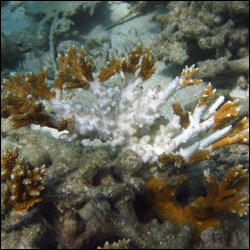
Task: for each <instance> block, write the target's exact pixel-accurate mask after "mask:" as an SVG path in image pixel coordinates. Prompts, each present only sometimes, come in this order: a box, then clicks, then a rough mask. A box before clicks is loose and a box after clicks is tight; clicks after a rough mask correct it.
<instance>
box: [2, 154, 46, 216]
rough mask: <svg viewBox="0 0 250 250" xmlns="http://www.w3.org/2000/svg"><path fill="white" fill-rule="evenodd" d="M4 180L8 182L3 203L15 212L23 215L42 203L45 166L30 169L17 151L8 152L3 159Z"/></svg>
mask: <svg viewBox="0 0 250 250" xmlns="http://www.w3.org/2000/svg"><path fill="white" fill-rule="evenodd" d="M1 165H2V179H3V180H4V181H5V182H6V185H7V187H6V192H5V194H4V200H3V203H4V205H5V207H6V208H9V209H11V210H12V211H13V212H19V213H23V212H26V211H27V210H28V209H29V208H30V207H32V206H33V205H35V204H36V203H38V202H40V201H42V196H41V191H42V190H43V189H44V186H43V184H42V178H43V176H44V174H45V165H43V166H41V167H40V168H34V169H28V166H27V164H26V162H25V161H24V160H22V159H18V152H17V150H14V151H11V152H6V153H5V154H3V156H2V159H1Z"/></svg>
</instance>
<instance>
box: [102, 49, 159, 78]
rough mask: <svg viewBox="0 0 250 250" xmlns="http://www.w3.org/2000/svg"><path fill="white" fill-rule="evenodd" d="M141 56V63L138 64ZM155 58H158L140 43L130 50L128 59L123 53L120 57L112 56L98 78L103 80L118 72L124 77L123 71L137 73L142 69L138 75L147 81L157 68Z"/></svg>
mask: <svg viewBox="0 0 250 250" xmlns="http://www.w3.org/2000/svg"><path fill="white" fill-rule="evenodd" d="M142 55H143V57H142ZM141 57H142V61H141V65H138V64H139V61H140V58H141ZM155 60H156V58H155V57H154V56H153V55H152V54H151V51H150V50H149V49H143V48H142V46H141V45H138V46H137V47H136V48H135V49H134V50H131V51H129V52H128V59H127V60H126V57H125V55H122V56H121V57H120V58H119V59H114V58H112V59H111V60H110V61H109V63H108V65H107V68H104V69H103V70H102V71H101V72H100V74H99V76H98V79H99V81H100V82H103V81H106V80H108V79H109V78H110V77H112V76H113V75H114V74H116V73H120V74H121V78H124V76H123V73H130V74H135V72H136V70H137V69H140V71H139V73H138V75H139V76H140V77H141V78H142V79H143V81H145V80H147V79H149V78H150V77H151V76H152V75H153V74H154V72H155V70H156V69H155V66H154V63H155Z"/></svg>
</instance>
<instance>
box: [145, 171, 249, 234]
mask: <svg viewBox="0 0 250 250" xmlns="http://www.w3.org/2000/svg"><path fill="white" fill-rule="evenodd" d="M204 175H205V177H206V180H207V195H206V197H198V198H197V199H195V200H194V201H193V202H192V203H190V204H188V205H186V206H181V205H179V204H178V202H177V201H175V198H176V193H177V190H178V187H176V186H173V185H170V184H168V183H166V182H163V181H161V180H158V179H157V178H155V177H151V178H150V179H148V180H147V181H146V183H145V194H146V196H147V198H148V200H149V202H150V203H151V205H152V207H153V209H154V210H155V211H156V212H157V213H158V214H159V216H160V217H162V218H163V219H169V220H171V221H173V222H174V223H183V222H190V223H191V224H192V225H193V227H194V228H195V230H196V234H197V235H200V234H201V232H202V231H203V230H205V229H207V228H209V227H214V228H218V227H219V225H220V221H219V216H220V215H221V214H225V213H236V214H237V215H239V216H242V215H245V214H246V213H247V207H248V203H247V198H248V194H247V193H245V192H244V191H243V188H244V186H246V185H247V184H248V181H249V177H248V176H247V175H246V169H243V168H242V166H236V167H233V168H231V169H229V171H228V172H227V173H226V174H225V175H224V177H223V178H222V180H221V182H217V181H216V180H215V177H214V176H212V175H211V174H210V173H209V172H208V171H206V172H205V173H204Z"/></svg>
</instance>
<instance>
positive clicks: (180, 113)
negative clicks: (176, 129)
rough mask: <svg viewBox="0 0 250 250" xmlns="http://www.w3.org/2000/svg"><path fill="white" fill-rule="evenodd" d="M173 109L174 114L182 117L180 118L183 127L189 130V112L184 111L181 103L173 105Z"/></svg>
mask: <svg viewBox="0 0 250 250" xmlns="http://www.w3.org/2000/svg"><path fill="white" fill-rule="evenodd" d="M172 108H173V111H174V113H175V114H176V115H178V116H180V118H181V120H180V124H181V127H182V128H187V127H188V125H189V123H190V121H189V116H188V112H185V111H183V109H182V108H181V105H180V103H179V102H176V103H174V104H173V105H172Z"/></svg>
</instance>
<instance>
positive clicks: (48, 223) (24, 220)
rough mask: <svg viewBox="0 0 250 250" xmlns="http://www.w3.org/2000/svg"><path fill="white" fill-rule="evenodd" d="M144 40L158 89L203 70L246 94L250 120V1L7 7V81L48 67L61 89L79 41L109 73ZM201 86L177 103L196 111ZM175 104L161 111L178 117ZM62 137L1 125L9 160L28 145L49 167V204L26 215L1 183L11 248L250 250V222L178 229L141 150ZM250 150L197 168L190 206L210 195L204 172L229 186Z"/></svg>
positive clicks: (187, 194)
mask: <svg viewBox="0 0 250 250" xmlns="http://www.w3.org/2000/svg"><path fill="white" fill-rule="evenodd" d="M138 44H141V45H142V46H143V47H145V48H150V50H151V51H152V54H153V55H154V56H155V57H156V58H157V62H156V68H157V70H156V72H155V76H154V78H153V80H152V81H151V82H149V83H148V86H156V84H157V83H158V82H169V81H171V80H172V79H173V78H174V77H175V76H176V75H179V74H180V72H181V70H182V69H183V68H184V67H185V65H188V66H191V65H193V64H195V65H196V66H197V67H198V68H199V71H198V73H197V77H198V78H202V79H203V81H204V82H206V83H208V82H212V84H213V87H215V88H216V89H217V93H218V94H222V95H224V96H226V97H227V98H228V99H239V108H240V115H241V116H247V117H249V1H224V2H222V1H133V2H132V1H131V2H130V1H1V79H2V80H3V79H8V77H9V75H11V74H13V72H16V73H26V72H34V73H38V72H40V71H42V70H43V69H44V68H46V69H47V72H48V75H47V78H48V82H49V83H51V82H52V80H53V79H54V77H55V75H56V72H57V70H58V64H57V57H58V55H59V54H64V53H66V51H67V50H68V48H69V47H72V46H74V47H75V48H77V49H79V48H80V47H81V46H83V48H84V50H85V51H86V52H87V54H88V55H89V56H91V57H92V58H93V59H94V60H93V62H94V69H93V70H94V73H95V72H100V71H101V70H102V68H103V67H104V66H105V65H106V63H107V61H108V60H109V59H110V58H112V57H115V58H117V57H119V56H120V55H121V54H122V53H124V54H126V53H127V52H128V51H130V50H131V49H133V48H135V47H136V46H137V45H138ZM2 84H3V83H2ZM202 87H204V85H202ZM201 90H202V88H201V87H199V86H197V88H192V89H191V90H189V91H188V90H185V91H182V92H180V93H179V95H178V96H176V98H177V99H178V100H180V101H181V103H182V105H184V106H185V107H193V102H194V100H195V99H197V95H199V94H200V93H201ZM66 98H69V99H72V98H75V99H84V102H86V105H90V104H91V103H92V101H93V100H92V96H91V95H90V93H89V92H88V91H87V90H84V91H78V89H74V90H72V91H71V92H70V93H67V95H66ZM171 104H172V103H171V102H170V103H166V106H165V110H162V111H161V112H162V113H163V114H164V116H165V117H166V118H167V119H169V120H171V118H172V114H171V113H170V112H169V111H168V110H170V108H169V107H170V106H171ZM58 138H59V134H58V133H57V132H56V131H52V130H47V129H46V128H41V127H39V126H36V125H31V126H26V127H22V128H19V129H16V130H10V129H9V126H8V123H7V122H6V121H5V120H4V119H2V120H1V142H2V146H1V153H2V154H3V152H5V151H6V150H9V151H10V150H13V149H18V152H19V155H20V156H21V157H23V158H24V159H25V161H27V162H28V163H29V165H31V166H33V167H34V168H35V167H39V166H42V165H43V164H45V165H46V174H45V176H44V178H43V185H44V187H45V188H44V190H43V200H42V201H41V202H40V203H38V204H36V205H35V206H34V208H32V209H31V210H28V211H27V212H26V213H25V214H18V213H13V212H11V211H10V209H8V208H6V207H5V206H4V197H5V192H6V183H4V182H1V222H2V223H1V249H10V248H13V249H32V248H33V249H51V248H55V249H64V248H65V249H81V248H83V249H88V248H91V249H97V248H104V249H105V248H106V249H110V248H111V249H121V248H124V249H129V248H131V249H134V248H140V249H143V248H157V249H171V248H172V249H177V248H178V249H182V248H183V249H185V248H191V249H196V248H198V249H202V248H203V249H211V248H215V249H222V248H223V249H224V248H226V249H245V248H249V215H244V216H243V217H238V216H236V215H234V214H233V215H230V216H229V215H220V228H213V227H210V228H208V229H206V230H204V231H203V232H202V234H201V235H199V237H197V236H195V232H194V228H193V226H192V225H191V223H190V222H188V221H187V222H185V223H182V224H175V223H173V222H172V221H170V220H164V219H162V218H161V217H160V216H159V215H158V214H157V213H156V212H155V211H154V210H153V209H152V207H151V206H150V204H149V202H148V201H147V194H146V195H145V189H144V184H145V180H146V179H147V178H148V177H149V173H148V172H147V170H145V169H147V168H148V166H146V165H145V164H143V163H142V161H141V160H140V158H139V157H138V156H137V155H135V154H134V153H133V152H129V151H128V152H119V149H110V148H109V147H108V146H107V145H105V144H103V143H102V142H100V141H98V140H94V142H92V141H89V140H85V141H84V142H82V143H80V142H77V141H73V142H67V143H66V142H63V141H61V140H59V139H58ZM248 146H249V145H248V142H246V143H242V144H239V145H238V144H237V145H232V146H229V147H227V148H223V149H221V150H219V151H218V152H216V153H215V154H214V155H213V156H212V157H211V158H210V159H207V160H205V161H202V162H199V163H196V164H194V165H193V166H192V167H190V169H189V170H188V176H189V179H188V182H187V183H185V185H183V187H181V188H180V190H178V194H177V195H176V200H177V202H178V203H179V204H180V205H182V206H185V205H186V204H189V203H190V202H192V201H193V200H194V199H195V198H197V197H199V196H205V195H206V192H207V191H206V183H205V182H204V180H203V178H202V172H203V170H204V169H209V170H210V172H211V173H213V174H214V175H215V176H216V178H217V179H221V178H222V176H223V175H224V174H225V172H226V171H227V170H228V169H229V168H231V167H232V166H235V165H237V164H241V165H243V166H244V168H245V169H248V168H249V148H248ZM246 190H247V189H246Z"/></svg>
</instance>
